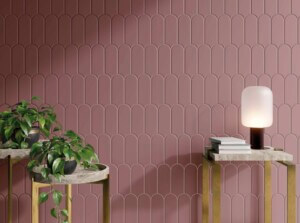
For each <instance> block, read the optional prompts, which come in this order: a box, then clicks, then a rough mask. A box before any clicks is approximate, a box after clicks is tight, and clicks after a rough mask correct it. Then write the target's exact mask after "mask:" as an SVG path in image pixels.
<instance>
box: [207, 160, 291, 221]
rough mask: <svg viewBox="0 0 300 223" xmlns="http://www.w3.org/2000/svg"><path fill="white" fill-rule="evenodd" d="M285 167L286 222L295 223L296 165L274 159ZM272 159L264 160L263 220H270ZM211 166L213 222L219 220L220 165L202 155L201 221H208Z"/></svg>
mask: <svg viewBox="0 0 300 223" xmlns="http://www.w3.org/2000/svg"><path fill="white" fill-rule="evenodd" d="M276 162H278V163H280V164H283V165H285V166H286V167H287V223H296V167H295V164H293V163H292V162H287V161H276ZM271 163H272V161H264V211H265V214H264V222H265V223H271V222H272V180H271V177H272V173H271V169H272V167H271ZM210 166H212V173H211V175H212V195H213V196H212V197H213V198H212V205H213V211H212V214H213V223H220V222H221V166H220V164H218V162H216V161H213V160H210V159H208V158H207V157H206V156H205V155H203V166H202V223H209V192H210V190H209V189H210V188H209V181H210V174H209V173H210Z"/></svg>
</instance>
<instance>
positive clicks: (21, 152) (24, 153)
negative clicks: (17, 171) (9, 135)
mask: <svg viewBox="0 0 300 223" xmlns="http://www.w3.org/2000/svg"><path fill="white" fill-rule="evenodd" d="M29 153H30V149H0V159H6V158H7V157H8V156H10V158H11V159H26V158H28V157H29Z"/></svg>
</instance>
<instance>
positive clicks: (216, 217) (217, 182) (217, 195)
mask: <svg viewBox="0 0 300 223" xmlns="http://www.w3.org/2000/svg"><path fill="white" fill-rule="evenodd" d="M212 178H213V179H212V180H213V185H212V189H213V223H220V220H221V166H220V165H219V164H218V163H216V162H214V163H213V172H212Z"/></svg>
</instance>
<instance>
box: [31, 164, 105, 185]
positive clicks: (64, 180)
mask: <svg viewBox="0 0 300 223" xmlns="http://www.w3.org/2000/svg"><path fill="white" fill-rule="evenodd" d="M98 166H99V170H91V169H84V168H83V167H80V166H78V167H77V168H76V170H75V171H74V173H72V174H70V175H65V176H62V177H61V180H60V181H59V180H57V179H56V178H55V177H54V176H53V175H49V179H48V180H46V179H44V178H43V177H42V175H41V173H40V170H41V168H42V166H40V167H37V168H34V169H33V178H34V181H35V182H39V183H46V184H88V183H95V182H99V181H102V180H106V179H107V178H108V175H109V167H108V166H106V165H104V164H98Z"/></svg>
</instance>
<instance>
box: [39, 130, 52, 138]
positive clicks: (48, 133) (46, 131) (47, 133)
mask: <svg viewBox="0 0 300 223" xmlns="http://www.w3.org/2000/svg"><path fill="white" fill-rule="evenodd" d="M40 130H41V132H42V133H43V134H44V135H45V136H46V137H47V138H48V137H49V135H50V131H49V130H47V129H44V128H41V129H40Z"/></svg>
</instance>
